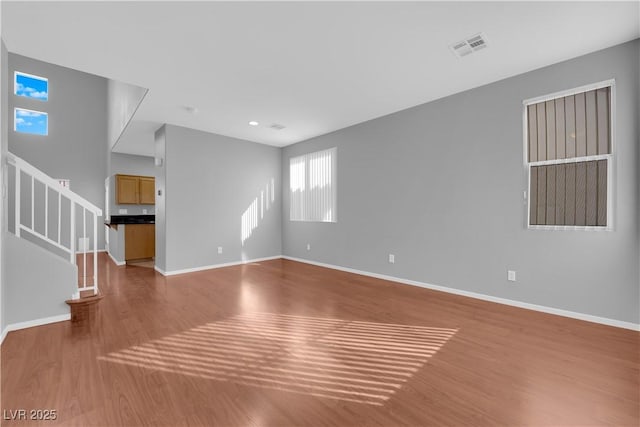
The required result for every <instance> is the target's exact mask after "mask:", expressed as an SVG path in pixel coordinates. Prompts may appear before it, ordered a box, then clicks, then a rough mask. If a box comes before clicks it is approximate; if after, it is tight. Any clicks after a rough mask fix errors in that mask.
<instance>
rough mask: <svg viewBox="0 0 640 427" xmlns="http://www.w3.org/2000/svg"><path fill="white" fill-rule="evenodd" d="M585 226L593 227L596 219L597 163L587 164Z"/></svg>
mask: <svg viewBox="0 0 640 427" xmlns="http://www.w3.org/2000/svg"><path fill="white" fill-rule="evenodd" d="M586 167H587V183H586V193H585V197H586V202H585V204H586V217H587V219H586V224H587V225H590V226H595V225H596V223H597V217H598V162H587V163H586Z"/></svg>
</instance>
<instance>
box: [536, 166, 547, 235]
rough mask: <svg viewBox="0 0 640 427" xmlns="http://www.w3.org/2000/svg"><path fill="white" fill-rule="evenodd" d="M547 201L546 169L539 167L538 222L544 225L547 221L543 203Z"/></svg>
mask: <svg viewBox="0 0 640 427" xmlns="http://www.w3.org/2000/svg"><path fill="white" fill-rule="evenodd" d="M546 201H547V173H546V169H545V168H544V166H543V167H541V168H540V169H538V213H537V217H538V224H540V225H545V224H546V223H547V219H546V213H547V209H546V206H545V203H546Z"/></svg>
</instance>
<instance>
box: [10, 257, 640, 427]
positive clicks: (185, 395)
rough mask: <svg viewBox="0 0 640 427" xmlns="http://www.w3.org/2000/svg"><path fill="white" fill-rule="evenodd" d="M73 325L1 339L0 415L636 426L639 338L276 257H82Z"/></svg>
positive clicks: (162, 421)
mask: <svg viewBox="0 0 640 427" xmlns="http://www.w3.org/2000/svg"><path fill="white" fill-rule="evenodd" d="M99 273H100V283H101V292H102V293H103V294H104V295H105V297H104V298H103V300H102V301H101V302H100V303H99V304H97V305H96V306H93V307H95V309H94V311H93V312H92V313H91V316H90V317H89V318H88V319H86V321H82V322H78V323H72V322H61V323H56V324H51V325H46V326H41V327H36V328H31V329H25V330H21V331H15V332H11V333H9V334H8V336H7V337H6V339H5V341H4V343H3V344H2V348H1V356H2V361H1V363H2V367H1V369H2V370H1V373H2V396H1V405H2V410H3V418H7V417H8V415H9V410H11V411H15V410H17V409H26V410H27V415H29V413H28V411H29V410H31V409H55V410H56V411H57V419H56V420H54V421H35V420H27V421H21V420H14V421H11V420H6V419H5V420H2V425H20V426H26V425H51V426H53V425H61V426H136V425H158V426H180V425H203V426H204V425H216V426H352V425H354V426H355V425H367V426H401V425H412V426H426V425H481V426H485V425H486V426H490V425H509V426H511V425H535V426H540V425H545V426H546V425H616V426H625V425H628V426H637V425H638V423H639V422H640V360H639V358H640V354H639V353H640V352H639V350H640V334H639V333H637V332H633V331H628V330H623V329H618V328H613V327H608V326H603V325H598V324H593V323H588V322H582V321H578V320H573V319H567V318H562V317H558V316H552V315H547V314H543V313H538V312H533V311H528V310H523V309H519V308H515V307H508V306H503V305H499V304H494V303H490V302H485V301H479V300H474V299H469V298H465V297H460V296H455V295H450V294H445V293H440V292H435V291H431V290H427V289H421V288H417V287H412V286H406V285H401V284H397V283H392V282H388V281H384V280H379V279H373V278H369V277H364V276H359V275H354V274H350V273H345V272H340V271H334V270H329V269H324V268H320V267H315V266H311V265H306V264H301V263H296V262H293V261H287V260H273V261H266V262H260V263H254V264H248V265H243V266H236V267H227V268H221V269H216V270H209V271H202V272H197V273H191V274H184V275H179V276H172V277H167V278H165V277H163V276H161V275H159V274H158V273H156V272H154V271H153V269H150V268H145V267H141V266H124V267H117V266H115V265H114V264H113V263H111V262H110V261H109V260H108V257H107V256H106V255H105V254H100V256H99Z"/></svg>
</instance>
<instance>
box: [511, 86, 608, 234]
mask: <svg viewBox="0 0 640 427" xmlns="http://www.w3.org/2000/svg"><path fill="white" fill-rule="evenodd" d="M605 87H609V88H610V108H609V123H610V125H609V138H610V141H611V149H610V153H609V154H597V155H590V156H581V157H573V158H569V159H566V158H565V159H555V160H541V161H535V162H530V161H529V158H528V155H529V125H528V123H529V117H528V108H527V107H528V106H529V105H532V104H538V103H541V102H546V101H551V100H555V99H558V98H563V97H566V96H572V95H576V94H579V93H584V92H588V91H592V90H596V89H602V88H605ZM615 123H616V81H615V79H609V80H603V81H600V82H597V83H591V84H588V85H584V86H579V87H575V88H572V89H567V90H562V91H558V92H554V93H550V94H547V95H542V96H538V97H535V98H529V99H525V100H524V101H522V141H523V144H522V159H523V164H524V167H525V173H526V182H527V187H526V189H525V190H524V198H525V200H526V203H525V204H524V205H525V209H526V212H525V215H524V216H525V221H526V222H525V226H526V228H527V229H528V230H561V231H564V230H569V231H613V229H614V227H613V226H614V215H613V199H614V197H615V196H614V191H615V185H614V180H615V173H614V170H615V169H616V165H615V159H616V156H615V153H616V125H615ZM594 160H607V225H606V226H597V225H538V224H531V197H529V196H530V194H529V191H530V189H531V168H532V167H535V166H545V165H556V164H568V163H581V162H588V161H594Z"/></svg>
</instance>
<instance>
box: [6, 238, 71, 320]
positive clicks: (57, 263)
mask: <svg viewBox="0 0 640 427" xmlns="http://www.w3.org/2000/svg"><path fill="white" fill-rule="evenodd" d="M5 243H6V245H7V283H9V286H7V290H6V297H7V300H9V301H11V304H8V305H7V307H6V308H7V312H6V322H7V324H9V325H10V324H14V323H20V322H28V321H33V320H37V319H43V318H47V317H53V316H61V315H65V314H66V315H68V314H69V306H67V304H66V303H65V300H68V299H71V296H72V295H73V293H74V292H77V290H78V287H77V282H78V268H77V267H76V265H75V264H71V263H69V262H68V261H67V260H66V259H63V258H60V257H59V256H57V255H55V254H53V253H51V252H49V251H47V250H46V249H43V248H41V247H39V246H36V245H32V244H31V243H29V242H28V241H26V240H25V239H21V238H18V237H16V236H14V235H13V234H8V235H6V242H5ZM33 266H38V268H33Z"/></svg>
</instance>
